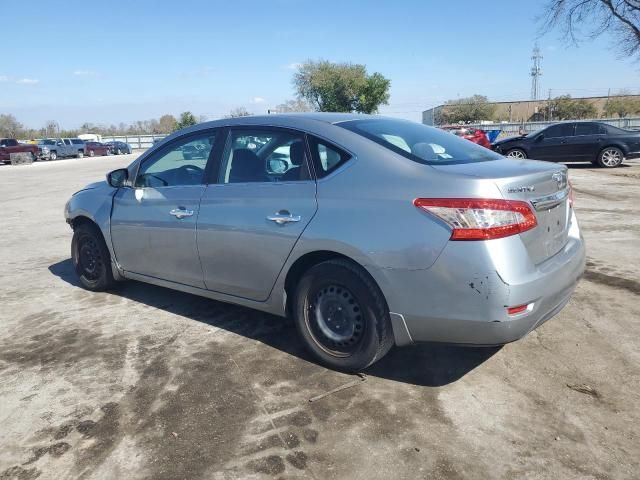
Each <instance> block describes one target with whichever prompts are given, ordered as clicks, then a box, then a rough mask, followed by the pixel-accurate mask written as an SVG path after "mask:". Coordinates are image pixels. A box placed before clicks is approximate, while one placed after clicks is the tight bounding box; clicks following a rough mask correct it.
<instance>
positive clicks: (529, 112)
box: [422, 95, 640, 125]
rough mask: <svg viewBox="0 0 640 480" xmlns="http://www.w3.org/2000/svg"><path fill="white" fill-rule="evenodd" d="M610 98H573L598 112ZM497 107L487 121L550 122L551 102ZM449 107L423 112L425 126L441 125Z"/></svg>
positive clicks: (541, 101)
mask: <svg viewBox="0 0 640 480" xmlns="http://www.w3.org/2000/svg"><path fill="white" fill-rule="evenodd" d="M609 98H610V97H606V96H604V97H572V99H573V100H588V101H589V102H591V103H593V105H594V106H595V107H596V110H597V111H598V112H602V109H603V108H604V106H605V104H606V103H607V100H608V99H609ZM625 98H629V99H631V98H634V99H640V95H625ZM490 103H491V104H492V105H495V106H496V110H495V113H494V114H493V117H494V118H487V119H486V120H487V121H490V122H493V121H498V122H500V121H504V122H538V121H544V120H549V119H548V118H544V112H545V107H546V106H547V104H548V103H549V100H516V101H513V102H490ZM446 109H447V105H438V106H437V107H433V108H430V109H429V110H425V111H423V112H422V123H424V124H425V125H439V123H438V118H440V114H441V113H442V112H443V111H446Z"/></svg>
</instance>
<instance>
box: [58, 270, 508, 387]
mask: <svg viewBox="0 0 640 480" xmlns="http://www.w3.org/2000/svg"><path fill="white" fill-rule="evenodd" d="M49 271H50V272H51V273H52V274H53V275H55V276H56V277H58V278H60V279H61V280H63V281H65V282H67V283H68V284H70V285H73V286H74V287H78V288H82V287H81V284H80V282H79V280H78V277H77V275H76V274H75V272H74V269H73V264H72V263H71V259H67V260H63V261H61V262H57V263H54V264H52V265H50V266H49ZM108 293H109V294H111V295H117V296H119V297H124V298H127V299H129V300H132V301H135V302H139V303H142V304H145V305H149V306H151V307H154V308H157V309H161V310H165V311H167V312H169V313H173V314H175V315H180V316H183V317H186V318H189V319H191V320H193V321H197V322H201V323H205V324H207V325H211V326H213V327H216V328H220V329H224V330H226V331H228V332H233V333H235V334H237V335H242V336H244V337H246V338H251V339H253V340H257V341H259V342H262V343H264V344H266V345H269V346H270V347H273V348H276V349H278V350H280V351H282V352H284V353H287V354H289V355H292V356H294V357H297V358H299V359H302V360H305V361H307V362H312V363H315V360H314V359H313V358H312V357H311V355H310V354H309V353H308V352H307V350H306V349H305V348H304V347H303V345H302V342H301V341H300V339H299V338H298V334H297V332H296V330H295V326H294V325H293V322H292V321H291V320H289V319H285V318H281V317H278V316H275V315H270V314H267V313H263V312H259V311H257V310H253V309H249V308H245V307H241V306H237V305H231V304H226V303H223V302H218V301H215V300H210V299H207V298H204V297H199V296H197V295H192V294H189V293H184V292H179V291H176V290H171V289H168V288H164V287H158V286H155V285H150V284H146V283H142V282H136V281H127V282H122V283H120V284H118V285H117V286H116V288H114V289H113V290H111V291H109V292H108ZM500 348H501V347H460V346H450V345H441V344H419V345H413V346H409V347H403V348H395V347H394V348H393V349H392V350H391V351H390V352H389V353H388V354H387V355H386V356H385V357H384V358H383V359H381V360H380V361H378V362H377V363H375V364H374V365H372V366H371V367H369V368H368V369H367V370H365V371H364V372H363V373H364V374H366V375H369V376H375V377H380V378H385V379H388V380H394V381H398V382H404V383H409V384H414V385H420V386H428V387H440V386H444V385H448V384H450V383H453V382H455V381H457V380H459V379H460V378H462V377H463V376H464V375H466V374H467V373H469V372H470V371H472V370H473V369H475V368H476V367H478V366H479V365H481V364H482V363H484V362H485V361H487V360H488V359H489V358H491V357H492V356H493V355H495V354H496V353H497V352H498V351H499V350H500Z"/></svg>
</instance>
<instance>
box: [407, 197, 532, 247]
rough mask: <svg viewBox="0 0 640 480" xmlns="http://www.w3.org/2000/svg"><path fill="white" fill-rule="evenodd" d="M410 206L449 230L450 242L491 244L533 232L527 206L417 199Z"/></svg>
mask: <svg viewBox="0 0 640 480" xmlns="http://www.w3.org/2000/svg"><path fill="white" fill-rule="evenodd" d="M413 204H414V205H415V206H416V207H418V208H421V209H423V210H425V211H427V212H429V213H431V214H433V215H435V216H436V217H438V218H439V219H440V220H442V221H444V222H445V223H446V224H447V225H449V226H450V227H451V228H452V232H451V240H491V239H494V238H503V237H509V236H511V235H516V234H518V233H522V232H526V231H527V230H531V229H532V228H534V227H535V226H536V225H537V224H538V221H537V220H536V216H535V214H534V213H533V210H531V207H530V206H529V204H528V203H527V202H521V201H517V200H501V199H495V200H493V199H477V198H416V199H415V200H414V201H413Z"/></svg>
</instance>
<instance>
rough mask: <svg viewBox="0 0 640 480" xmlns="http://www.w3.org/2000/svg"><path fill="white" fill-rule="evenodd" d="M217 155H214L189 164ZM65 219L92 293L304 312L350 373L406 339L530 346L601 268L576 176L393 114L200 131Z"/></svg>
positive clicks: (265, 121)
mask: <svg viewBox="0 0 640 480" xmlns="http://www.w3.org/2000/svg"><path fill="white" fill-rule="evenodd" d="M247 140H250V141H247ZM250 143H251V144H254V145H256V146H257V145H260V146H258V147H257V148H255V149H250V148H249V147H248V145H249V144H250ZM200 144H205V145H206V146H207V150H208V152H209V155H204V156H202V158H201V157H198V158H193V159H192V160H185V158H184V156H183V152H184V151H185V150H188V149H185V147H187V146H190V145H191V146H193V145H200ZM275 152H277V156H276V157H274V155H273V154H274V153H275ZM283 155H286V156H287V157H288V158H286V159H285V158H283ZM65 217H66V221H67V222H68V223H69V224H70V225H71V227H72V228H73V231H74V233H73V240H72V245H71V247H72V261H73V266H74V268H75V271H76V273H77V275H78V276H79V279H80V282H81V284H82V285H83V286H84V287H85V288H87V289H89V290H95V291H99V290H105V289H108V288H111V287H112V286H113V285H114V283H115V281H117V280H124V279H131V280H139V281H143V282H148V283H152V284H156V285H161V286H164V287H169V288H173V289H176V290H181V291H185V292H190V293H193V294H196V295H202V296H205V297H209V298H213V299H216V300H220V301H224V302H230V303H235V304H240V305H244V306H247V307H251V308H255V309H258V310H263V311H265V312H269V313H272V314H276V315H280V316H287V315H288V316H291V317H292V318H293V320H294V322H295V325H296V327H297V329H298V331H299V333H300V337H301V339H302V341H303V343H304V344H305V345H306V346H307V348H308V349H309V351H310V352H311V353H312V354H313V355H314V356H315V358H316V359H318V360H319V361H320V362H322V363H324V364H325V365H328V366H330V367H333V368H337V369H342V370H347V371H358V370H361V369H363V368H365V367H367V366H368V365H370V364H372V363H373V362H375V361H376V360H378V359H380V358H381V357H382V356H384V355H385V353H386V352H387V351H388V350H389V349H390V348H391V346H392V345H393V344H394V343H395V344H396V345H407V344H410V343H414V342H421V341H434V342H447V343H457V344H465V345H469V344H471V345H497V344H504V343H507V342H511V341H514V340H516V339H519V338H521V337H522V336H524V335H526V334H527V333H528V332H530V331H531V330H533V329H534V328H536V327H538V326H540V325H541V324H542V323H544V322H546V321H547V320H549V319H550V318H551V317H553V316H554V315H556V314H557V313H558V312H559V311H560V310H561V309H562V308H563V307H564V305H565V304H566V303H567V302H568V301H569V297H570V295H571V293H572V291H573V290H574V288H575V286H576V284H577V282H578V279H579V278H580V276H581V275H582V272H583V270H584V265H585V249H584V244H583V240H582V236H581V234H580V229H579V227H578V222H577V220H576V215H575V212H574V210H573V205H572V197H571V190H570V184H569V183H568V179H567V167H566V166H564V165H561V166H558V165H553V164H550V163H547V162H536V161H529V160H520V161H513V160H511V159H507V158H505V157H503V156H501V155H498V154H496V153H495V152H492V151H491V150H487V149H486V148H483V147H480V146H478V145H474V144H473V143H471V142H468V141H466V140H463V139H461V138H457V137H456V136H454V135H450V134H448V133H446V132H443V131H442V130H438V129H436V128H432V127H427V126H426V125H421V124H417V123H413V122H409V121H403V120H398V119H392V118H385V117H381V116H365V115H351V114H328V113H326V114H320V113H307V114H283V115H269V116H264V117H256V116H253V117H248V118H235V119H224V120H218V121H215V122H208V123H201V124H198V125H195V126H193V127H189V128H187V129H184V130H181V131H179V132H176V133H174V134H173V135H171V136H170V137H168V138H167V140H166V141H165V142H163V143H162V144H160V145H158V146H156V147H152V148H150V149H149V150H148V151H146V152H145V153H143V154H142V155H141V156H140V157H139V158H138V159H136V160H135V161H134V162H133V163H131V165H129V166H128V167H127V168H122V169H118V170H114V171H112V172H110V173H109V174H108V175H107V181H106V182H105V181H102V182H97V183H93V184H91V185H88V186H87V187H85V188H84V189H83V190H80V191H79V192H77V193H75V194H74V195H72V196H71V198H70V200H69V202H68V203H67V205H66V207H65ZM140 252H144V254H143V255H141V253H140Z"/></svg>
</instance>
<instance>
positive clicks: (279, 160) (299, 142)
mask: <svg viewBox="0 0 640 480" xmlns="http://www.w3.org/2000/svg"><path fill="white" fill-rule="evenodd" d="M305 180H311V174H310V170H309V162H308V159H307V149H306V146H305V141H304V135H303V134H302V133H297V132H293V131H288V130H284V129H278V128H269V129H265V128H260V127H257V128H232V129H231V132H230V138H229V141H228V147H227V148H226V151H225V154H224V161H223V162H222V168H221V170H220V178H219V183H225V184H226V183H256V182H261V183H269V182H299V181H305Z"/></svg>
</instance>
